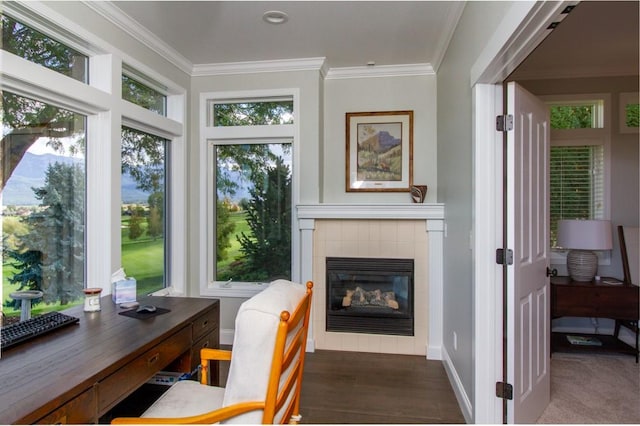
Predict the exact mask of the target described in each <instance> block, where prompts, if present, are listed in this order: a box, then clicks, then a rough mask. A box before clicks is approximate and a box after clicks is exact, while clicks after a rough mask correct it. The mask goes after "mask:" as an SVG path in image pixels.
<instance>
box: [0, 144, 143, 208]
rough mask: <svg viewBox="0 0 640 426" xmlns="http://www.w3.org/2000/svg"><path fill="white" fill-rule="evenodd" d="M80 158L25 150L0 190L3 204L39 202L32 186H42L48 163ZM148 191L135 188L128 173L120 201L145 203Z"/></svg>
mask: <svg viewBox="0 0 640 426" xmlns="http://www.w3.org/2000/svg"><path fill="white" fill-rule="evenodd" d="M82 161H83V160H82V159H79V158H71V157H64V156H59V155H53V154H43V155H35V154H31V153H29V152H27V153H26V154H25V155H24V157H22V160H21V161H20V164H18V167H16V168H15V170H14V171H13V174H12V175H11V177H10V178H9V181H8V182H7V184H6V185H5V187H4V190H3V191H2V203H3V204H4V205H5V206H32V205H38V204H39V203H40V202H39V201H38V200H37V199H36V197H35V196H34V194H33V189H32V188H39V187H41V186H44V170H46V169H47V167H48V166H49V165H50V164H54V163H56V162H57V163H63V164H73V163H82ZM149 194H150V193H149V192H145V191H141V190H140V189H138V188H137V184H136V182H135V181H134V180H133V178H132V177H131V176H130V175H129V174H125V175H124V176H123V177H122V201H123V202H124V203H127V204H130V203H146V202H147V200H148V198H149Z"/></svg>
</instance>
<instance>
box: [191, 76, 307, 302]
mask: <svg viewBox="0 0 640 426" xmlns="http://www.w3.org/2000/svg"><path fill="white" fill-rule="evenodd" d="M283 99H292V100H293V114H294V123H293V124H280V125H264V126H224V127H221V126H219V127H214V126H213V123H210V122H209V121H210V120H209V117H211V106H212V105H213V103H225V102H226V103H230V102H256V101H273V100H283ZM299 122H300V114H299V90H298V89H271V90H251V91H234V92H206V93H201V94H200V150H199V153H200V170H201V171H202V172H201V174H200V200H202V202H201V203H200V229H206V232H204V233H202V234H201V235H203V236H204V237H203V238H201V239H200V296H209V297H251V296H253V295H255V294H257V293H259V292H260V291H262V289H264V284H259V283H246V282H233V283H231V285H230V286H229V287H225V286H224V283H223V282H219V281H216V280H215V276H214V273H213V272H214V271H213V265H211V263H212V262H211V259H215V250H216V247H215V244H214V241H215V240H216V239H215V235H216V231H215V208H216V206H215V198H214V197H210V196H209V195H210V194H215V166H214V165H215V162H214V159H215V146H216V145H222V144H236V143H246V142H250V143H291V146H292V154H293V158H292V164H293V167H292V169H293V170H292V179H291V203H292V206H291V214H292V218H291V219H292V220H291V226H292V229H291V263H292V265H291V279H292V280H293V281H298V280H299V276H300V270H299V257H300V255H299V247H300V237H299V233H298V232H296V231H297V229H298V228H297V221H296V217H295V210H296V209H295V206H296V205H297V204H298V200H299V199H300V198H299V192H298V188H299V184H298V182H299V176H300V172H299V171H298V169H299V167H298V165H299V164H300V161H299V159H300V153H299V151H300V150H299V149H298V147H299V124H298V123H299Z"/></svg>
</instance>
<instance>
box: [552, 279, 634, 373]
mask: <svg viewBox="0 0 640 426" xmlns="http://www.w3.org/2000/svg"><path fill="white" fill-rule="evenodd" d="M603 279H604V278H603ZM639 289H640V288H639V287H638V286H635V285H629V284H606V283H604V282H602V281H593V282H577V281H572V280H571V279H570V278H569V277H552V278H551V319H554V318H558V317H563V316H567V317H588V318H611V319H615V320H632V321H638V317H639V308H638V305H639V303H640V296H639V292H638V290H639ZM567 334H571V335H578V336H591V337H597V338H598V340H600V341H601V342H602V346H587V345H584V346H583V345H572V344H571V343H569V341H568V340H567V338H566V336H567ZM637 341H638V339H637V338H636V347H635V348H634V347H633V346H630V345H628V344H626V343H625V342H623V341H621V340H619V339H618V338H617V337H616V336H611V335H602V334H598V335H594V334H583V333H558V332H554V333H551V352H554V351H563V352H566V351H591V352H600V351H616V352H621V353H629V354H632V355H635V356H636V361H637V359H638V343H637Z"/></svg>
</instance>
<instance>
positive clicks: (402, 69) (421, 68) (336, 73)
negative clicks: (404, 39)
mask: <svg viewBox="0 0 640 426" xmlns="http://www.w3.org/2000/svg"><path fill="white" fill-rule="evenodd" d="M435 74H436V73H435V71H434V69H433V67H432V66H431V64H428V63H425V64H405V65H373V66H362V67H343V68H331V69H329V72H328V73H327V75H326V79H327V80H340V79H348V78H371V77H403V76H415V75H435Z"/></svg>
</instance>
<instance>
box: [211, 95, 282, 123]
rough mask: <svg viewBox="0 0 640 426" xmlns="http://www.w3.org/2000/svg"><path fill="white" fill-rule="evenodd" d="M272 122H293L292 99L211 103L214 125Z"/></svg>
mask: <svg viewBox="0 0 640 426" xmlns="http://www.w3.org/2000/svg"><path fill="white" fill-rule="evenodd" d="M274 124H293V101H273V102H247V103H214V104H213V125H214V126H215V127H223V126H260V125H274Z"/></svg>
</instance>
